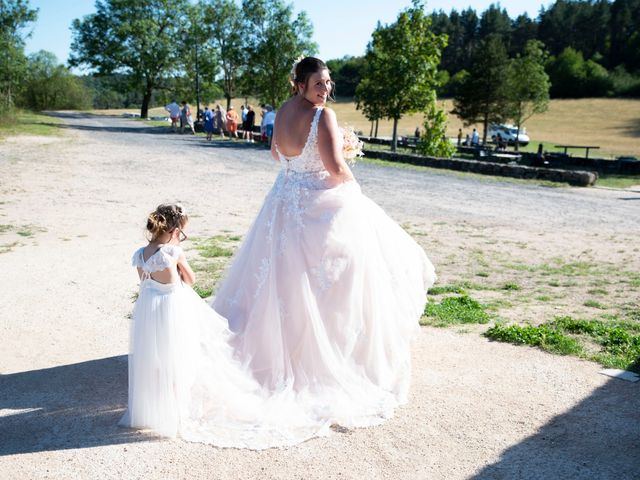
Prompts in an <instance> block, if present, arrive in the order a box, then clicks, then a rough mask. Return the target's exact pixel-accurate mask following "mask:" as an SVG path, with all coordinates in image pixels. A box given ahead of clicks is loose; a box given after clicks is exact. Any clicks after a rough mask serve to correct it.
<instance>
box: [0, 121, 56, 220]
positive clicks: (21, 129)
mask: <svg viewBox="0 0 640 480" xmlns="http://www.w3.org/2000/svg"><path fill="white" fill-rule="evenodd" d="M59 123H60V120H59V119H57V118H55V117H49V116H46V115H41V114H39V113H33V112H28V111H24V110H21V109H15V110H14V111H13V112H12V115H10V116H5V117H3V118H0V138H2V137H5V136H9V135H37V136H47V135H59V134H60V133H61V132H62V130H61V129H60V128H59V127H58V126H57V125H58V124H59ZM0 231H1V230H0Z"/></svg>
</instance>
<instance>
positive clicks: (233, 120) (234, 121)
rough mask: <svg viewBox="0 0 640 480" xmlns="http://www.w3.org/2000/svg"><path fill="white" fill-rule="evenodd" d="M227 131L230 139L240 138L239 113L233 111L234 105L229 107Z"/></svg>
mask: <svg viewBox="0 0 640 480" xmlns="http://www.w3.org/2000/svg"><path fill="white" fill-rule="evenodd" d="M227 131H228V132H229V137H233V138H238V112H236V111H235V110H234V109H233V105H231V106H229V111H228V112H227Z"/></svg>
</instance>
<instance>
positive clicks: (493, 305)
mask: <svg viewBox="0 0 640 480" xmlns="http://www.w3.org/2000/svg"><path fill="white" fill-rule="evenodd" d="M511 307H513V302H511V301H509V300H505V299H500V300H493V301H492V302H490V303H488V304H487V309H489V310H499V309H501V308H511Z"/></svg>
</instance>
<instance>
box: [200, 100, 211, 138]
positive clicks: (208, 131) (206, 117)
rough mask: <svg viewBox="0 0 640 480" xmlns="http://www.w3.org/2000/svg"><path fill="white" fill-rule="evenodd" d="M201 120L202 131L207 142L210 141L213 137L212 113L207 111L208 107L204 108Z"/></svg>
mask: <svg viewBox="0 0 640 480" xmlns="http://www.w3.org/2000/svg"><path fill="white" fill-rule="evenodd" d="M202 119H203V120H204V131H205V133H206V134H207V140H211V136H212V135H213V112H212V111H211V110H209V107H204V113H203V114H202Z"/></svg>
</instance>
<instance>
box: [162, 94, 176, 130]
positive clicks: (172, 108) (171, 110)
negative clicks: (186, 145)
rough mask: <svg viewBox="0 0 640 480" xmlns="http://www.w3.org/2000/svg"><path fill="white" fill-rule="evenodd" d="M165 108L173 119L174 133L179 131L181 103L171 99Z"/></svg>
mask: <svg viewBox="0 0 640 480" xmlns="http://www.w3.org/2000/svg"><path fill="white" fill-rule="evenodd" d="M164 109H165V110H166V111H167V112H169V118H170V119H171V128H172V129H173V131H174V133H175V132H177V131H178V121H179V120H180V105H178V102H176V101H175V99H174V100H171V103H170V104H168V105H166V106H165V107H164Z"/></svg>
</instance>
